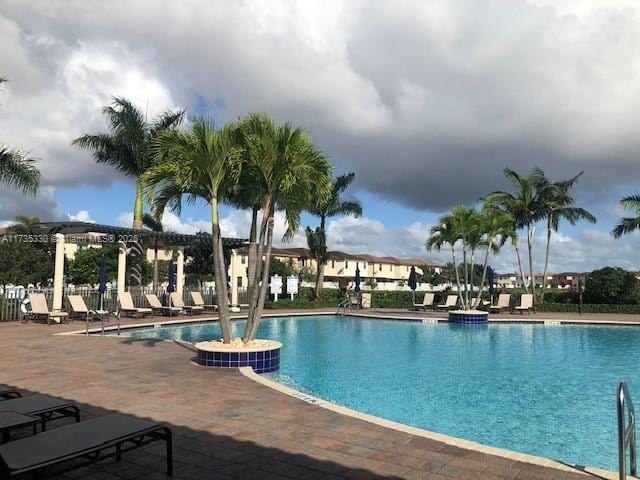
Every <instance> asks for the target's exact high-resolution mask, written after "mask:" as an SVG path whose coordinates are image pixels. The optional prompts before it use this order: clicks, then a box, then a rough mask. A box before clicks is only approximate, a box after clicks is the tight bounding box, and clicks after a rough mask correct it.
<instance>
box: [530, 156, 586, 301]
mask: <svg viewBox="0 0 640 480" xmlns="http://www.w3.org/2000/svg"><path fill="white" fill-rule="evenodd" d="M583 173H584V172H579V173H578V174H577V175H575V176H573V177H571V178H569V179H566V180H560V181H557V182H551V181H549V179H548V178H547V177H546V176H545V174H544V172H543V171H542V170H541V169H540V168H538V167H535V168H534V169H533V173H532V175H531V177H532V179H533V181H534V184H535V187H536V190H537V191H538V195H539V198H540V205H541V208H542V210H543V212H544V216H545V217H546V220H547V245H546V249H545V256H544V270H543V275H542V293H541V294H540V301H543V300H544V294H545V291H546V288H547V269H548V265H549V250H550V245H551V234H552V232H556V233H557V232H558V230H559V229H560V220H562V219H564V220H566V221H568V222H569V223H570V224H571V225H575V224H576V223H577V222H579V221H580V220H586V221H587V222H589V223H596V217H595V216H593V215H592V214H591V213H590V212H588V211H587V210H585V209H584V208H579V207H574V206H573V203H574V199H573V196H572V195H571V188H572V187H573V186H574V185H575V184H576V183H577V182H578V180H579V179H580V177H581V176H582V174H583Z"/></svg>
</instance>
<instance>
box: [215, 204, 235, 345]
mask: <svg viewBox="0 0 640 480" xmlns="http://www.w3.org/2000/svg"><path fill="white" fill-rule="evenodd" d="M211 237H212V243H213V274H214V278H215V281H216V297H217V303H218V318H219V320H220V329H221V330H222V340H223V341H224V343H230V342H231V322H230V316H229V296H228V295H227V275H226V272H225V270H224V251H223V247H222V238H221V236H220V223H219V217H218V199H217V198H215V197H213V198H212V199H211Z"/></svg>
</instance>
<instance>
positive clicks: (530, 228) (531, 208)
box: [484, 168, 545, 301]
mask: <svg viewBox="0 0 640 480" xmlns="http://www.w3.org/2000/svg"><path fill="white" fill-rule="evenodd" d="M503 172H504V176H505V177H506V178H507V180H509V182H510V183H511V184H512V186H513V187H514V191H515V193H510V192H505V191H496V192H492V193H490V194H489V195H487V196H486V197H485V198H484V202H485V205H486V206H487V207H488V208H497V209H500V210H502V211H504V212H507V213H510V214H511V215H512V217H513V219H514V223H515V227H516V230H520V229H526V231H527V247H528V248H527V249H528V253H529V275H530V279H531V281H530V286H531V293H533V294H534V299H535V287H536V282H535V275H534V273H533V237H534V232H535V228H534V227H535V224H536V223H537V222H538V221H540V220H542V219H543V218H544V217H545V212H544V209H543V207H542V204H541V201H540V196H539V195H538V192H537V191H536V188H535V181H534V179H533V178H532V177H530V176H523V175H519V174H518V173H516V172H515V171H513V170H511V169H510V168H505V169H504V171H503ZM521 276H522V280H523V283H524V285H525V288H526V285H527V284H526V282H524V274H523V273H522V272H521ZM527 291H528V290H527ZM534 301H535V300H534Z"/></svg>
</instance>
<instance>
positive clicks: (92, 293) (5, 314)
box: [0, 287, 248, 322]
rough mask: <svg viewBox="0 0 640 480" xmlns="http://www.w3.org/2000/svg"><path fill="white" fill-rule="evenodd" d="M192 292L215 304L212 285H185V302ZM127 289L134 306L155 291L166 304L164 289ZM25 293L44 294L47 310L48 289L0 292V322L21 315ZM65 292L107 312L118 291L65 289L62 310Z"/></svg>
mask: <svg viewBox="0 0 640 480" xmlns="http://www.w3.org/2000/svg"><path fill="white" fill-rule="evenodd" d="M192 291H199V292H200V293H201V294H202V298H203V300H204V303H205V304H207V305H209V304H216V303H217V300H216V298H217V297H216V291H215V288H206V287H205V288H200V289H197V288H186V287H185V288H184V289H183V295H182V297H183V301H184V304H185V305H193V300H192V298H191V295H190V293H191V292H192ZM129 292H130V293H131V297H132V298H133V304H134V305H136V306H138V307H148V306H149V305H148V302H147V299H146V297H145V294H147V293H156V294H157V295H158V298H159V299H160V301H161V302H162V304H163V305H168V304H169V298H168V297H169V295H168V293H167V291H166V289H164V288H161V289H160V290H159V291H157V292H154V290H153V288H152V287H130V288H129ZM29 293H44V295H45V297H46V299H47V305H48V306H49V308H50V309H51V308H52V306H53V289H52V288H33V289H24V290H20V291H19V292H12V294H11V296H9V295H7V294H5V295H0V322H7V321H12V320H19V319H20V318H21V315H22V313H21V309H20V304H21V302H22V300H23V299H24V298H26V296H27V295H28V294H29ZM68 295H80V296H81V297H82V298H83V299H84V302H85V304H86V305H87V308H89V309H90V310H96V309H102V310H108V311H110V312H113V311H116V310H117V306H118V292H117V290H116V289H110V290H108V291H107V292H106V293H105V294H104V295H100V293H99V292H98V289H96V288H92V287H75V288H65V289H64V290H63V295H62V309H63V310H65V311H69V302H68V300H67V296H68ZM238 303H239V304H240V305H243V304H246V303H248V294H247V291H246V290H240V291H239V292H238Z"/></svg>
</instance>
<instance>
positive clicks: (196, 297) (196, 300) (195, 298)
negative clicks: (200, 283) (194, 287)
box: [191, 292, 218, 312]
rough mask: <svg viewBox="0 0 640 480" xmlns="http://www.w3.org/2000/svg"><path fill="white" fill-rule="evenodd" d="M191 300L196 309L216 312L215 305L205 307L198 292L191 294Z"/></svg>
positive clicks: (216, 307)
mask: <svg viewBox="0 0 640 480" xmlns="http://www.w3.org/2000/svg"><path fill="white" fill-rule="evenodd" d="M191 300H193V304H194V305H195V306H196V307H202V308H203V309H204V310H211V311H213V312H215V311H216V310H218V305H216V304H215V303H214V304H211V305H205V303H204V299H203V298H202V294H201V293H200V292H191Z"/></svg>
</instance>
